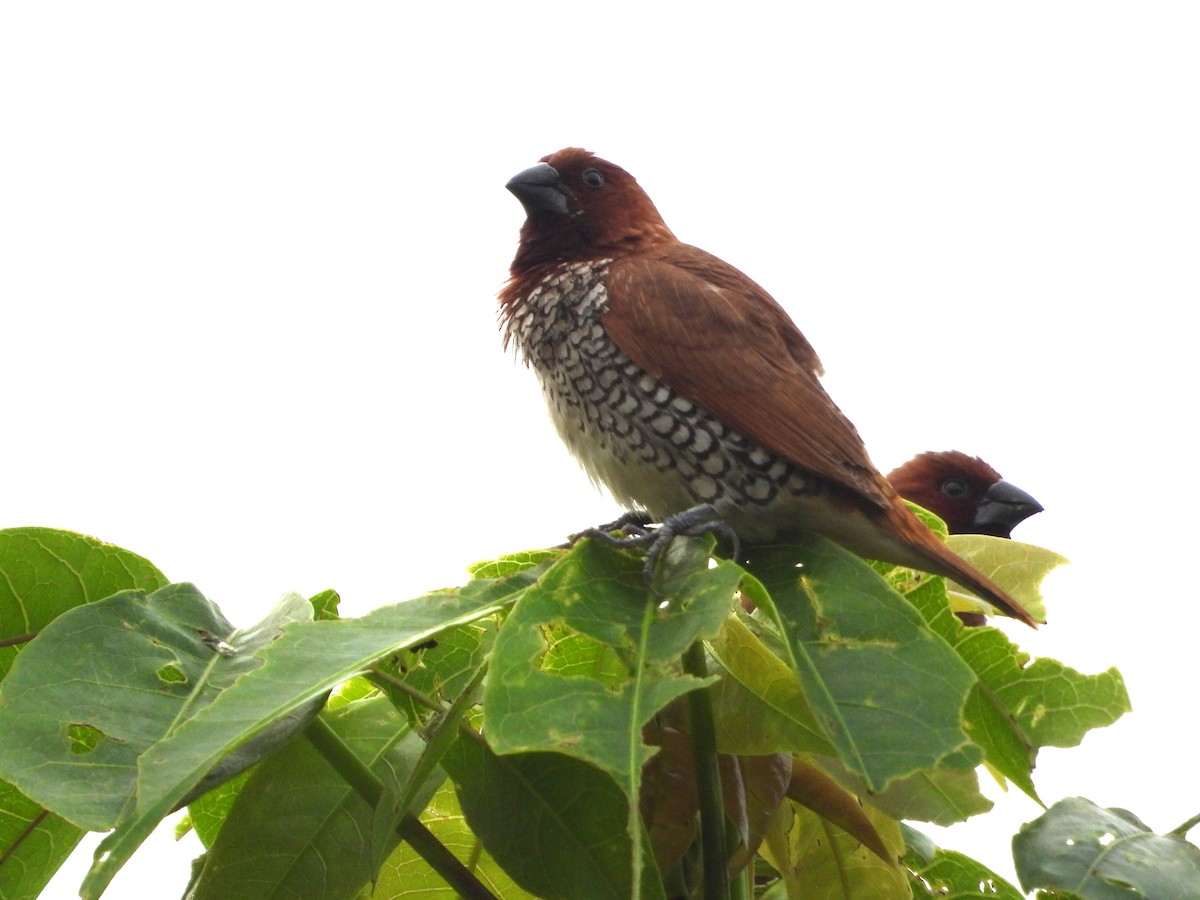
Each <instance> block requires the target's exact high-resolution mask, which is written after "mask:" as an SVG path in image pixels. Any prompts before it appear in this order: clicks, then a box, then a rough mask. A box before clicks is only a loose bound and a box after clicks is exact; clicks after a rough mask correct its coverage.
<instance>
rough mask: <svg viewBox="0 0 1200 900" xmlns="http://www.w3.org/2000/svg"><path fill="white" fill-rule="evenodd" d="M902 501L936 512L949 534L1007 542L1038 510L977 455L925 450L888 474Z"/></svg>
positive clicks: (1035, 504)
mask: <svg viewBox="0 0 1200 900" xmlns="http://www.w3.org/2000/svg"><path fill="white" fill-rule="evenodd" d="M887 479H888V481H890V482H891V484H892V487H894V488H895V489H896V491H897V493H899V494H900V496H901V497H903V498H904V499H905V500H911V501H912V502H913V503H916V504H917V505H918V506H923V507H925V509H927V510H929V511H930V512H932V513H935V514H936V515H937V516H938V518H940V519H941V520H942V521H943V522H945V523H946V529H947V530H948V531H949V532H950V533H951V534H990V535H993V536H994V537H1002V538H1008V537H1012V530H1013V529H1014V528H1015V527H1016V526H1017V525H1019V524H1021V523H1022V522H1024V521H1025V520H1026V519H1028V518H1029V517H1030V516H1032V515H1035V514H1036V513H1040V512H1041V511H1042V505H1041V504H1040V503H1038V502H1037V501H1036V500H1034V499H1033V497H1031V496H1029V494H1027V493H1025V492H1024V491H1023V490H1021V489H1020V488H1019V487H1017V486H1016V485H1014V484H1010V483H1009V482H1007V481H1005V480H1004V479H1003V478H1001V477H1000V473H999V472H997V471H996V470H995V469H993V468H992V467H991V466H989V465H988V464H987V463H986V462H984V461H983V460H982V459H980V458H979V457H978V456H968V455H967V454H965V453H962V452H960V451H958V450H944V451H933V450H931V451H929V452H928V453H921V454H919V455H918V456H914V457H913V458H912V459H910V460H909V461H908V462H906V463H905V464H904V465H902V466H900V467H899V468H896V469H893V470H892V471H891V472H889V473H888V476H887Z"/></svg>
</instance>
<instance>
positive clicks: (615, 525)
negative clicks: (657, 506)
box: [570, 511, 654, 546]
mask: <svg viewBox="0 0 1200 900" xmlns="http://www.w3.org/2000/svg"><path fill="white" fill-rule="evenodd" d="M653 521H654V520H653V519H652V518H651V517H650V515H649V513H644V512H636V511H634V512H627V513H624V514H623V515H620V516H618V517H617V518H615V519H613V520H612V521H611V522H605V523H604V524H603V525H597V526H596V527H594V528H586V529H584V530H583V531H581V532H579V534H573V535H571V537H570V545H571V546H573V545H574V544H575V542H576V541H578V540H579V539H580V538H583V537H600V538H602V539H607V540H610V541H621V540H624V538H614V537H613V536H612V535H611V534H610V533H609V532H612V531H619V532H621V534H623V535H625V536H626V537H631V536H632V537H641V536H645V535H647V534H650V533H651V532H649V531H647V529H646V526H647V525H649V524H650V523H651V522H653Z"/></svg>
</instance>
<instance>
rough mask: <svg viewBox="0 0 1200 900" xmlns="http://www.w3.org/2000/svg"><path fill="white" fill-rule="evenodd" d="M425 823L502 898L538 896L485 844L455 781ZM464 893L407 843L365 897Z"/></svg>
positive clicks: (429, 808)
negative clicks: (473, 828)
mask: <svg viewBox="0 0 1200 900" xmlns="http://www.w3.org/2000/svg"><path fill="white" fill-rule="evenodd" d="M420 818H421V822H422V823H423V824H424V825H425V827H426V828H428V829H429V830H430V832H432V833H433V835H434V837H436V838H437V839H438V840H439V841H441V843H442V844H443V845H444V846H445V847H446V848H447V849H448V850H449V851H450V852H451V853H453V854H454V855H455V856H456V857H457V858H458V859H459V861H460V862H462V863H464V864H466V865H467V866H468V867H469V868H470V870H471V872H472V873H473V874H474V875H475V877H476V878H477V879H479V881H480V882H481V883H482V884H483V885H484V886H485V887H486V888H487V889H488V890H490V891H491V892H492V893H493V894H495V895H496V896H497V897H498V898H500V900H518V898H520V900H524V898H529V897H533V894H531V893H529V892H528V891H525V890H523V889H522V888H520V887H518V886H517V884H516V882H514V881H513V880H512V878H511V877H510V876H509V875H508V873H507V872H505V871H504V870H503V869H502V868H500V865H499V864H498V863H497V862H496V861H495V860H494V859H492V857H491V854H489V853H488V852H487V850H485V849H484V848H483V845H482V844H481V843H480V842H479V838H477V837H476V836H475V835H474V833H473V832H472V831H471V829H470V826H468V825H467V820H466V818H465V817H464V816H463V814H462V810H461V808H460V807H459V805H458V796H457V795H456V793H455V791H454V785H453V784H452V783H451V782H450V781H449V780H447V781H445V782H444V783H443V784H442V786H441V787H440V788H438V791H437V793H435V794H434V795H433V798H432V799H431V800H430V802H429V803H428V804H427V805H426V807H425V810H424V811H423V812H422V813H421V817H420ZM458 896H459V894H458V892H457V891H455V890H454V888H452V887H450V885H448V884H446V882H445V880H444V879H443V878H442V877H441V876H440V875H438V873H437V872H435V871H434V870H433V869H432V868H431V867H430V866H429V864H428V863H427V862H425V860H424V859H422V858H421V856H419V855H418V854H417V852H416V851H415V850H413V848H412V847H411V846H410V845H409V844H407V843H404V844H401V845H400V846H399V847H397V848H396V850H395V851H394V852H393V853H392V855H391V856H389V857H388V858H387V860H386V861H385V862H384V864H383V868H382V869H380V872H379V878H378V881H377V882H376V884H375V888H374V890H372V889H371V887H370V886H369V885H368V886H367V887H365V888H364V889H363V890H362V892H361V894H360V897H361V900H409V898H417V897H419V898H421V900H426V898H439V897H441V898H445V900H454V898H457V897H458Z"/></svg>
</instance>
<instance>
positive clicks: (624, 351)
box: [500, 147, 1034, 625]
mask: <svg viewBox="0 0 1200 900" xmlns="http://www.w3.org/2000/svg"><path fill="white" fill-rule="evenodd" d="M507 187H508V189H509V190H510V191H512V193H513V194H514V195H515V196H516V197H517V199H518V200H520V201H521V204H522V206H524V208H525V213H526V216H527V218H526V220H525V224H524V225H523V226H522V228H521V240H520V245H519V247H518V249H517V254H516V258H515V259H514V260H513V263H512V267H511V278H510V280H509V282H508V284H507V285H506V286H505V288H504V290H503V291H502V292H501V294H500V319H501V323H502V327H503V329H504V333H505V346H507V345H508V343H509V342H510V341H511V342H512V343H513V344H515V345H516V347H517V349H518V350H519V352H520V354H521V356H522V357H523V358H524V360H525V362H526V363H527V364H528V365H530V366H532V367H533V369H534V371H535V372H536V373H537V376H538V379H539V381H540V382H541V385H542V391H543V393H544V395H545V399H546V403H547V405H548V406H549V409H550V415H551V418H552V419H553V421H554V423H555V425H556V427H557V429H558V432H559V435H560V436H561V437H562V439H563V441H564V442H565V443H566V444H567V447H568V448H569V449H570V450H571V452H572V453H573V454H574V455H575V457H576V458H577V459H578V460H579V461H580V463H581V464H582V466H583V467H584V469H585V470H586V471H587V472H588V474H589V475H590V476H591V477H592V479H593V480H594V481H596V482H600V483H603V484H604V485H606V486H607V487H608V488H609V490H610V491H611V492H612V493H613V495H614V496H615V497H616V499H617V500H618V501H619V502H620V503H622V504H623V505H625V506H626V507H627V508H629V509H631V510H639V511H645V512H646V513H648V514H649V515H650V516H652V517H654V518H655V519H656V520H658V521H662V522H663V523H664V528H663V529H662V530H660V534H662V533H664V532H665V533H667V534H670V533H671V532H672V530H686V529H688V528H689V527H694V526H696V525H699V526H700V527H707V526H708V525H710V524H715V523H712V522H710V520H711V519H712V515H711V513H712V511H713V510H715V511H716V513H718V514H719V516H720V518H721V520H723V522H724V523H727V524H728V526H729V527H731V528H732V530H733V531H734V533H736V535H737V536H738V537H739V538H741V540H742V541H744V542H747V543H751V544H753V543H756V542H762V541H769V540H773V539H776V538H779V537H782V536H786V535H787V534H788V533H793V532H797V531H808V532H814V533H817V534H820V535H823V536H825V537H827V538H830V539H831V540H834V541H836V542H838V543H840V544H842V545H843V546H844V547H846V548H847V549H849V550H851V551H853V552H855V553H857V554H859V555H861V556H866V557H870V558H872V559H878V560H883V561H886V562H891V563H894V564H897V565H904V566H909V567H912V568H915V569H920V570H922V571H926V572H931V573H934V574H937V575H944V576H947V577H950V578H953V579H954V580H955V581H957V582H958V583H959V584H962V585H963V586H965V587H967V588H969V589H970V590H972V591H974V592H975V593H977V594H979V595H980V596H981V597H983V598H984V599H986V600H987V601H988V602H989V603H991V604H993V605H994V606H996V607H998V608H999V609H1001V610H1003V611H1004V612H1005V613H1007V614H1008V615H1010V616H1013V617H1015V618H1018V619H1021V620H1022V621H1024V622H1026V623H1028V624H1030V625H1033V624H1034V620H1033V618H1032V617H1031V616H1030V615H1029V614H1028V613H1027V612H1026V611H1025V610H1024V609H1022V608H1021V606H1020V605H1019V604H1017V603H1016V602H1015V601H1014V600H1013V599H1012V598H1011V597H1009V596H1008V595H1007V594H1006V593H1005V592H1004V591H1003V590H1002V589H1001V588H999V587H998V586H997V585H995V584H993V583H992V582H991V581H990V580H989V579H988V578H986V577H985V576H984V575H982V574H981V573H980V572H978V571H977V570H976V569H974V568H973V567H971V566H970V565H968V564H967V563H966V562H964V561H963V560H962V559H961V558H959V557H958V556H957V555H955V554H954V553H953V552H952V551H951V550H950V549H949V548H948V547H946V545H945V544H944V543H942V542H941V541H940V540H938V538H937V537H936V536H935V535H934V534H933V533H932V532H931V531H930V530H929V529H928V528H926V527H925V526H924V525H923V524H921V522H920V521H919V520H918V519H917V518H916V516H914V515H913V514H912V513H911V512H910V511H909V509H908V508H907V507H906V506H905V505H904V503H903V501H902V500H901V499H900V496H899V495H898V494H897V493H896V491H895V489H894V488H893V487H892V486H891V485H890V484H889V483H888V482H887V480H886V479H885V478H884V477H883V476H882V475H881V474H880V473H879V472H878V470H876V468H875V466H874V465H873V464H872V463H871V460H870V459H869V458H868V456H867V451H866V448H865V447H864V446H863V442H862V439H861V438H860V437H859V435H858V432H857V431H856V430H855V428H854V426H853V425H852V424H851V423H850V421H849V420H848V419H847V418H846V417H845V416H844V415H843V414H842V412H841V410H839V409H838V408H837V406H836V405H835V404H834V403H833V401H832V400H831V399H830V398H829V395H828V394H826V393H825V390H824V388H823V387H822V386H821V382H820V380H819V376H820V375H821V374H822V370H821V364H820V362H819V361H818V359H817V355H816V353H815V352H814V351H813V348H812V347H811V346H810V345H809V343H808V341H807V340H805V338H804V335H802V334H801V333H800V331H799V329H797V328H796V326H795V324H794V323H793V322H792V320H791V319H790V318H788V315H787V313H785V312H784V311H783V308H782V307H780V306H779V304H778V303H776V302H775V300H774V299H772V298H771V296H770V295H769V294H768V293H767V292H766V291H765V290H763V289H762V288H761V287H759V286H758V285H757V284H755V283H754V282H753V281H751V280H750V279H749V278H748V277H747V276H746V275H744V274H743V273H742V272H740V271H738V270H737V269H735V268H734V267H733V266H731V265H729V264H728V263H725V262H723V261H721V260H720V259H718V258H716V257H715V256H712V255H711V254H709V253H705V252H704V251H703V250H700V249H697V248H696V247H692V246H689V245H687V244H684V243H681V242H680V241H679V240H678V239H677V238H676V237H675V235H674V234H673V233H672V232H671V230H670V229H669V228H668V227H667V225H666V223H665V222H664V221H663V219H662V216H660V215H659V213H658V210H657V209H656V208H655V207H654V204H653V203H652V202H651V201H650V198H649V197H648V196H646V194H645V192H644V191H643V190H642V189H641V188H640V187H639V186H638V183H637V182H636V181H635V180H634V179H633V177H632V176H631V175H629V173H628V172H626V171H625V170H623V169H621V168H620V167H619V166H616V165H614V164H612V163H610V162H606V161H605V160H602V159H599V158H597V157H595V156H594V155H593V154H591V153H589V152H588V151H586V150H581V149H578V148H574V147H569V148H567V149H564V150H560V151H558V152H557V153H553V154H551V155H550V156H547V157H545V158H544V159H543V160H542V162H541V163H540V164H539V165H536V166H534V167H533V168H530V169H526V170H525V171H523V172H521V173H520V174H518V175H516V176H515V177H513V178H512V179H511V180H510V181H509V182H508V185H507ZM672 526H678V527H676V528H674V529H673V528H672Z"/></svg>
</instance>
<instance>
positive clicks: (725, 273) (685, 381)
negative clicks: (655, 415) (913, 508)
mask: <svg viewBox="0 0 1200 900" xmlns="http://www.w3.org/2000/svg"><path fill="white" fill-rule="evenodd" d="M606 286H607V291H608V307H607V311H606V312H605V314H604V317H603V324H604V328H605V330H606V331H607V332H608V334H609V336H610V337H611V338H612V339H613V340H614V341H615V342H616V344H617V346H618V347H620V348H621V350H622V351H623V352H624V353H625V354H626V355H627V356H629V358H630V359H632V360H633V361H634V362H635V363H637V364H638V366H640V367H641V368H642V369H644V370H645V371H646V372H647V373H648V374H650V375H652V376H654V377H655V378H658V379H661V380H662V381H663V382H664V383H665V384H667V385H669V386H670V387H672V388H673V389H674V390H676V391H677V392H678V393H680V394H681V395H683V396H684V397H686V398H687V399H688V400H691V401H692V402H693V403H696V404H698V405H699V406H701V407H702V408H704V409H706V410H708V412H710V413H712V414H713V415H714V416H715V417H717V418H718V419H720V420H721V421H722V422H724V423H725V424H726V425H728V426H730V427H732V428H733V429H734V430H736V431H738V432H739V433H741V434H742V435H744V436H746V437H748V438H750V439H752V440H754V441H755V442H757V443H759V444H761V445H762V446H763V447H765V448H767V449H768V450H771V451H772V452H774V453H775V454H777V455H779V456H781V457H783V458H784V459H787V460H788V461H789V462H791V463H793V464H794V465H796V466H797V467H799V468H800V469H803V470H804V471H807V472H812V473H814V474H816V475H818V476H820V477H823V478H826V479H828V480H830V481H832V482H835V483H836V484H839V485H841V486H842V487H844V488H846V489H848V490H850V491H852V492H853V493H855V494H857V495H859V496H860V497H862V498H863V499H864V500H867V501H868V502H869V503H871V504H873V505H874V506H876V507H878V508H880V509H887V508H889V507H890V506H891V505H892V501H891V499H890V498H891V497H893V496H894V494H893V493H892V492H891V491H890V490H888V487H887V484H886V483H885V482H884V483H882V484H881V482H883V477H882V476H881V475H879V473H878V472H877V471H876V469H875V466H874V465H873V464H872V463H871V460H870V458H869V457H868V456H867V451H866V448H865V447H864V446H863V442H862V438H860V437H859V435H858V431H857V430H856V429H855V428H854V426H853V425H852V424H851V423H850V420H849V419H847V418H846V417H845V415H843V414H842V411H841V410H840V409H838V408H837V406H836V405H835V404H834V402H833V401H832V400H831V399H830V398H829V395H828V394H827V393H825V389H824V388H823V387H822V386H821V382H820V381H819V379H818V376H819V375H820V373H821V364H820V361H819V360H818V359H817V355H816V353H815V352H814V351H813V349H812V347H811V345H809V343H808V341H807V340H805V338H804V335H802V334H801V333H800V331H799V329H797V328H796V325H795V324H794V323H793V322H792V320H791V319H790V318H789V317H788V315H787V313H786V312H784V311H783V309H782V307H780V306H779V304H778V303H776V302H775V300H774V299H772V298H771V296H770V295H769V294H768V293H767V292H766V291H764V290H763V289H762V288H761V287H759V286H758V285H757V284H755V283H754V282H753V281H751V280H750V279H749V278H747V277H746V276H745V275H743V274H742V273H741V272H739V271H738V270H737V269H735V268H733V267H732V266H730V265H728V264H727V263H724V262H722V261H721V260H719V259H717V258H716V257H714V256H712V255H710V254H708V253H705V252H704V251H702V250H699V249H697V248H695V247H690V246H688V245H685V244H674V245H673V246H672V247H670V248H668V249H666V250H664V251H660V252H658V253H656V254H654V255H647V254H641V255H636V256H628V257H622V258H618V259H616V260H614V261H613V262H612V263H611V264H610V266H609V273H608V278H607V280H606Z"/></svg>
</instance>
